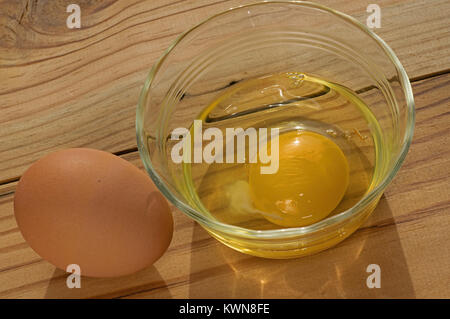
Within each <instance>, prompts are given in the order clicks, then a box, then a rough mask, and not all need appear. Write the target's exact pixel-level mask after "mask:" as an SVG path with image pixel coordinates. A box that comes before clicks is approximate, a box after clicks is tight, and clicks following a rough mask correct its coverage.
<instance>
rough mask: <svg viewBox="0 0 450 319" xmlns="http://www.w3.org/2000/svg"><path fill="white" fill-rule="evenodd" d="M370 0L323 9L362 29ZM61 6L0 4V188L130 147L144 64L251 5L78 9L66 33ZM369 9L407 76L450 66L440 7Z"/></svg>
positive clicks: (107, 4)
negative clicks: (70, 155) (79, 154)
mask: <svg viewBox="0 0 450 319" xmlns="http://www.w3.org/2000/svg"><path fill="white" fill-rule="evenodd" d="M251 2H253V1H251ZM372 2H373V1H371V0H364V1H358V2H356V3H355V2H354V1H349V0H337V1H336V0H326V1H321V3H323V4H325V5H329V6H330V7H333V8H335V9H338V10H341V11H343V12H346V13H349V14H352V15H353V16H355V17H356V18H358V19H359V20H360V21H361V22H363V23H365V20H366V18H367V16H368V13H367V12H366V7H367V5H368V4H369V3H372ZM68 3H70V1H37V0H28V1H25V0H22V1H21V0H14V1H5V0H3V1H0V12H2V14H0V78H2V79H7V81H2V82H1V83H0V182H3V183H4V182H6V181H10V180H14V179H17V178H18V177H19V176H20V175H21V174H22V173H23V172H24V170H25V169H26V168H27V167H28V166H29V165H30V164H31V163H32V162H33V161H35V160H37V159H38V158H40V157H42V156H43V155H45V154H47V153H49V152H51V151H54V150H56V149H61V148H67V147H82V146H85V147H92V148H97V149H103V150H107V151H110V152H119V151H122V150H126V149H130V148H133V147H135V132H134V118H135V106H136V103H137V98H138V95H139V91H140V89H141V87H142V84H143V81H144V78H145V76H146V73H147V72H148V70H149V69H150V67H151V65H152V64H153V63H154V62H155V60H156V59H157V58H158V57H159V56H160V55H161V53H162V52H163V51H164V50H165V48H167V47H168V46H169V44H170V43H171V41H173V40H174V39H175V37H176V36H177V35H179V34H180V33H181V32H182V31H184V30H186V29H187V28H189V27H190V26H193V25H195V24H196V23H198V22H200V21H201V20H203V19H204V18H206V17H208V16H210V15H211V14H213V13H215V12H219V11H222V10H224V9H226V8H229V7H233V6H237V5H239V4H245V3H249V2H248V1H238V0H229V1H228V0H217V1H212V0H195V1H193V0H189V1H175V0H160V1H149V0H145V1H144V0H142V1H137V0H134V1H113V0H108V1H102V2H89V4H87V3H84V4H83V5H82V26H83V28H82V29H80V30H75V31H73V30H69V29H67V28H66V26H65V19H66V17H67V13H66V12H65V6H66V5H67V4H68ZM377 3H378V4H379V5H380V6H381V8H382V28H381V29H379V30H377V33H378V34H380V35H381V36H382V37H383V38H384V39H385V40H386V41H387V42H388V43H389V44H390V45H391V46H392V47H393V49H394V50H395V51H396V53H397V54H398V56H399V58H400V60H401V61H402V62H403V64H404V66H405V67H406V69H407V72H408V74H409V76H410V77H413V78H414V77H421V76H423V75H426V74H430V73H435V72H442V70H444V69H446V68H448V66H449V65H450V63H449V62H450V54H449V50H450V49H449V48H450V45H449V44H450V32H449V29H448V25H449V22H450V20H449V19H450V17H449V16H448V15H447V12H448V11H449V9H450V3H449V2H448V1H445V0H435V1H434V2H433V5H430V4H429V2H428V1H425V0H419V1H402V0H383V1H378V2H377ZM424 12H426V14H424ZM411 35H413V36H411Z"/></svg>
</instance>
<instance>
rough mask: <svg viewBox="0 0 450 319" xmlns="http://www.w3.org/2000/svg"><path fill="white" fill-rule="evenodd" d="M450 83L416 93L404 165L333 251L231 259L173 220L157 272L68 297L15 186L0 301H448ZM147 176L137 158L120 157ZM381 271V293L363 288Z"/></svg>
mask: <svg viewBox="0 0 450 319" xmlns="http://www.w3.org/2000/svg"><path fill="white" fill-rule="evenodd" d="M449 83H450V74H446V75H442V76H438V77H434V78H431V79H427V80H423V81H420V82H417V83H414V85H413V89H414V93H415V95H416V102H417V124H416V130H415V138H414V141H413V144H412V147H411V150H410V152H409V154H408V157H407V159H406V162H405V164H404V165H403V167H402V169H401V170H400V171H399V173H398V175H397V176H396V178H395V179H394V181H393V182H392V184H391V185H390V186H389V187H388V189H387V190H386V192H385V194H384V196H383V197H382V199H381V201H380V203H379V205H378V206H377V208H376V210H375V211H374V213H373V215H372V216H371V217H370V219H369V220H368V221H367V222H366V223H365V224H364V225H363V227H362V228H361V229H359V230H358V231H357V232H356V233H355V234H353V235H352V236H351V237H350V238H348V239H347V240H345V241H343V242H342V243H341V244H339V245H338V246H336V247H335V248H332V249H329V250H327V251H324V252H322V253H319V254H316V255H313V256H309V257H304V258H300V259H293V260H266V259H261V258H256V257H251V256H247V255H244V254H241V253H238V252H235V251H233V250H231V249H229V248H227V247H225V246H224V245H222V244H220V243H219V242H217V241H216V240H214V239H212V238H211V237H210V236H209V235H208V234H207V233H206V232H205V231H204V230H203V229H202V228H201V227H200V226H199V225H198V224H196V223H194V222H193V221H192V220H190V219H189V218H188V217H186V216H185V215H184V214H182V213H181V212H180V211H177V210H176V209H173V210H174V217H175V233H174V238H173V242H172V244H171V246H170V248H169V250H168V252H167V253H166V254H165V255H164V256H163V257H162V258H161V259H160V260H158V261H157V262H156V263H155V264H154V266H153V267H150V268H148V269H145V270H143V271H141V272H139V273H137V274H134V275H131V276H127V277H123V278H115V279H95V278H83V280H82V288H81V289H68V288H67V287H66V285H65V280H66V274H65V273H64V272H63V271H61V270H57V269H55V268H54V267H53V266H52V265H50V264H49V263H47V262H46V261H44V260H42V259H41V258H40V257H39V256H38V255H37V254H35V253H34V252H33V251H32V249H31V248H30V247H29V246H28V245H27V244H26V242H25V241H24V240H23V238H22V236H21V235H20V232H19V231H18V229H17V225H16V224H15V220H14V217H13V194H11V191H12V190H13V188H14V183H11V184H9V185H3V186H2V187H1V188H0V194H2V193H3V194H4V195H1V196H0V297H2V298H19V297H21V298H43V297H49V298H62V297H66V298H74V297H85V298H89V297H123V298H169V297H173V298H187V297H190V298H211V297H242V298H244V297H247V298H254V297H265V298H270V297H274V298H317V297H338V298H340V297H398V298H412V297H426V298H433V297H435V298H449V297H450V268H449V267H447V265H448V264H449V262H450V249H449V248H450V247H449V243H450V233H449V232H448V229H449V227H450V214H449V213H450V196H449V192H448V186H449V183H450V158H449V156H448V152H449V147H448V146H449V140H450V133H449V131H448V121H449V120H450V114H449V112H448V105H449V102H450V95H449V93H448V86H449ZM122 157H123V158H125V159H127V160H129V161H130V162H132V163H134V164H135V165H137V166H139V167H140V168H142V164H141V161H140V159H139V155H138V154H137V153H136V152H132V153H129V154H126V155H123V156H122ZM371 263H376V264H378V265H380V267H381V271H382V275H381V278H382V279H381V280H382V284H381V288H380V289H368V288H367V287H366V284H365V280H366V278H367V275H368V274H367V273H366V267H367V265H368V264H371Z"/></svg>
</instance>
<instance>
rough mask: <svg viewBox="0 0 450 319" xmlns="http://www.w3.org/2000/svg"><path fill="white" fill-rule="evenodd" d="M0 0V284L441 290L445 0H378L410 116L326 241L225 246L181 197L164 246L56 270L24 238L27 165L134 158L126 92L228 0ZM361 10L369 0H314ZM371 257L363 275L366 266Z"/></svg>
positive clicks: (131, 96) (229, 291)
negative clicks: (379, 189) (351, 218)
mask: <svg viewBox="0 0 450 319" xmlns="http://www.w3.org/2000/svg"><path fill="white" fill-rule="evenodd" d="M73 2H74V1H66V0H62V1H38V0H29V1H25V0H0V79H1V81H0V297H3V298H61V297H68V298H72V297H102V298H103V297H105V298H106V297H119V298H158V297H162V298H209V297H224V298H228V297H238V298H239V297H245V298H253V297H256V298H259V297H266V298H316V297H318V298H321V297H356V298H359V297H388V298H390V297H401V298H414V297H438V298H441V297H446V298H449V297H450V244H449V243H450V198H449V193H450V191H449V187H450V160H449V157H450V147H449V137H450V127H449V122H450V112H449V107H450V105H449V101H450V93H449V91H450V69H449V67H450V2H449V1H448V0H433V1H429V0H426V1H425V0H423V1H420V0H418V1H415V0H414V1H403V0H382V1H376V3H378V4H379V5H380V7H381V13H382V16H381V17H382V26H381V28H380V29H377V30H376V32H377V33H378V34H379V35H380V36H381V37H382V38H384V39H385V40H386V41H387V43H388V44H389V45H390V46H391V47H392V48H393V49H394V51H395V52H396V53H397V55H398V57H399V58H400V60H401V61H402V63H403V65H404V66H405V68H406V70H407V73H408V75H409V76H410V78H411V81H412V85H413V90H414V95H415V101H416V107H417V122H416V130H415V135H414V140H413V144H412V147H411V150H410V152H409V154H408V157H407V159H406V162H405V163H404V165H403V167H402V169H401V170H400V172H399V173H398V175H397V176H396V178H395V180H394V181H393V182H392V184H391V185H390V186H389V187H388V189H387V190H386V192H385V195H384V196H383V197H382V199H381V202H380V203H379V205H378V207H377V208H376V210H375V212H374V214H373V215H372V217H371V218H370V220H368V221H367V222H366V223H365V225H364V226H363V227H362V228H361V229H359V230H358V231H357V232H356V233H355V234H353V235H352V236H351V237H350V238H348V239H347V240H345V241H344V242H342V243H341V244H339V245H338V246H336V247H335V248H333V249H330V250H327V251H324V252H322V253H319V254H317V255H313V256H310V257H305V258H301V259H294V260H265V259H260V258H255V257H251V256H247V255H244V254H240V253H238V252H235V251H233V250H231V249H229V248H227V247H225V246H223V245H222V244H220V243H218V242H217V241H216V240H214V239H212V238H211V237H210V236H208V235H207V233H206V232H205V231H204V230H203V229H202V228H201V227H200V226H199V225H197V224H196V223H194V222H193V221H192V220H190V219H188V218H187V217H186V216H185V215H183V214H182V213H181V212H179V211H174V216H175V229H176V231H175V234H174V238H173V242H172V244H171V246H170V248H169V250H168V252H167V253H166V254H165V255H164V256H163V257H162V258H161V259H160V260H159V261H157V262H156V263H155V264H154V266H152V267H150V268H148V269H145V270H143V271H141V272H139V273H136V274H134V275H131V276H128V277H124V278H116V279H93V278H83V280H82V288H81V289H68V288H67V287H66V276H67V274H66V273H64V272H63V271H61V270H58V269H55V267H53V266H52V265H51V264H49V263H48V262H46V261H45V260H43V259H41V258H40V257H39V256H38V255H37V254H36V253H34V252H33V250H32V249H31V248H30V247H29V246H28V245H27V243H26V242H25V241H24V239H23V238H22V236H21V234H20V231H19V229H18V228H17V225H16V222H15V219H14V215H13V198H14V189H15V186H16V184H17V181H18V179H19V178H20V176H21V174H22V173H23V172H24V171H25V170H26V168H27V167H28V166H29V165H30V164H31V163H33V162H34V161H35V160H37V159H38V158H40V157H42V156H43V155H45V154H47V153H49V152H51V151H54V150H57V149H62V148H69V147H91V148H97V149H102V150H106V151H110V152H113V153H115V154H117V155H120V156H121V157H123V158H125V159H127V160H129V161H131V162H132V163H134V164H135V165H137V166H139V167H142V165H141V162H140V159H139V156H138V153H137V149H136V142H135V129H134V118H135V106H136V103H137V97H138V94H139V91H140V89H141V87H142V84H143V81H144V78H145V77H146V74H147V72H148V70H149V69H150V67H151V65H152V64H153V63H154V62H155V60H156V59H157V58H158V57H159V56H160V55H161V53H162V52H163V51H164V50H165V48H167V47H168V46H169V44H170V43H171V41H173V40H174V39H175V37H176V36H177V35H179V34H180V33H181V32H182V31H184V30H186V29H187V28H188V27H190V26H193V25H194V24H196V23H197V22H200V21H201V20H202V19H204V18H206V17H208V16H210V15H211V14H213V13H215V12H218V11H221V10H223V9H226V8H229V7H233V6H236V5H238V4H243V3H248V1H247V2H246V1H235V0H228V1H227V0H216V1H214V0H195V1H189V0H188V1H176V0H157V1H150V0H129V1H125V0H122V1H114V0H105V1H87V0H79V1H78V3H79V4H80V6H81V10H82V11H81V13H82V28H81V29H78V30H70V29H68V28H67V27H66V18H67V16H68V15H69V14H68V13H66V6H67V5H68V4H70V3H73ZM320 2H321V3H323V4H325V5H329V6H330V7H332V8H335V9H338V10H340V11H343V12H346V13H348V14H351V15H353V16H354V17H356V18H358V19H359V20H360V21H362V22H364V23H365V21H366V18H367V16H368V15H369V13H367V12H366V8H367V6H368V4H370V3H372V2H373V1H372V0H362V1H350V0H335V1H332V0H328V1H320ZM372 263H374V264H378V265H380V267H381V288H379V289H368V288H367V286H366V278H367V276H368V273H366V267H367V266H368V265H369V264H372Z"/></svg>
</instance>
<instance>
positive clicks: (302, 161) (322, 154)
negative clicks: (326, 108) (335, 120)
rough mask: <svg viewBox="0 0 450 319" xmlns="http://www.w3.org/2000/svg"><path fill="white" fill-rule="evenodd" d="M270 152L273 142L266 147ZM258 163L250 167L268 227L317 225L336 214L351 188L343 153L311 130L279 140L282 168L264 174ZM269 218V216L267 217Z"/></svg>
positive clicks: (255, 202) (254, 191) (256, 197)
mask: <svg viewBox="0 0 450 319" xmlns="http://www.w3.org/2000/svg"><path fill="white" fill-rule="evenodd" d="M263 147H265V148H266V149H268V150H270V149H271V148H270V141H269V142H267V143H266V145H265V146H263ZM265 165H267V164H263V163H261V162H260V161H259V159H258V160H257V162H256V163H252V164H250V167H249V187H250V197H251V199H252V203H253V205H254V207H255V208H256V209H258V210H261V211H264V212H267V213H270V215H263V216H264V217H265V218H266V219H268V220H269V221H270V222H272V223H274V224H277V225H280V226H284V227H298V226H305V225H309V224H312V223H315V222H317V221H319V220H321V219H323V218H325V217H326V216H327V215H329V214H330V213H331V211H333V209H335V208H336V207H337V205H338V204H339V202H340V201H341V200H342V197H343V196H344V193H345V191H346V189H347V186H348V183H349V168H348V163H347V159H346V157H345V155H344V154H343V153H342V151H341V149H340V148H339V147H338V146H337V145H336V144H335V143H334V142H333V141H331V140H330V139H329V138H327V137H325V136H323V135H320V134H318V133H313V132H308V131H290V132H286V133H282V134H280V135H279V168H278V171H277V172H276V173H274V174H261V167H262V166H265ZM269 216H270V217H269Z"/></svg>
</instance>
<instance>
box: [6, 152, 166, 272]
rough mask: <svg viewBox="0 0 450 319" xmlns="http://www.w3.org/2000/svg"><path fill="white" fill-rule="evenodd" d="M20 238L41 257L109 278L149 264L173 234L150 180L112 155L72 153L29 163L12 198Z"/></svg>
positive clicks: (162, 200) (56, 154) (63, 153)
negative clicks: (20, 233) (29, 165)
mask: <svg viewBox="0 0 450 319" xmlns="http://www.w3.org/2000/svg"><path fill="white" fill-rule="evenodd" d="M14 212H15V216H16V220H17V223H18V225H19V228H20V230H21V232H22V235H23V236H24V238H25V239H26V241H27V242H28V243H29V245H30V246H31V247H32V248H33V249H34V250H35V251H36V252H37V253H38V254H39V255H40V256H42V257H43V258H44V259H46V260H48V261H49V262H50V263H52V264H53V265H55V266H56V267H58V268H61V269H63V270H66V268H67V266H68V265H70V264H77V265H79V266H80V268H81V275H82V276H83V275H85V276H92V277H115V276H122V275H127V274H131V273H133V272H136V271H138V270H141V269H143V268H145V267H147V266H149V265H151V264H153V263H154V262H155V261H156V260H157V259H158V258H159V257H161V256H162V254H163V253H164V252H165V251H166V249H167V247H168V246H169V244H170V241H171V239H172V233H173V220H172V215H171V213H170V210H169V206H168V204H167V202H166V200H165V199H164V197H163V196H162V195H161V193H160V192H159V191H158V190H157V189H156V187H155V185H154V184H153V182H152V181H151V179H150V178H149V177H148V176H147V175H146V174H145V173H144V172H142V171H141V170H139V169H138V168H136V167H135V166H134V165H132V164H131V163H129V162H127V161H126V160H123V159H121V158H120V157H117V156H114V155H112V154H110V153H107V152H103V151H98V150H93V149H86V148H74V149H67V150H62V151H57V152H55V153H52V154H50V155H47V156H45V157H44V158H42V159H40V160H39V161H37V162H36V163H34V164H33V165H32V166H31V167H30V168H29V169H28V170H27V171H26V172H25V173H24V174H23V176H22V178H21V179H20V181H19V184H18V186H17V190H16V193H15V198H14Z"/></svg>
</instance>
